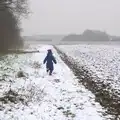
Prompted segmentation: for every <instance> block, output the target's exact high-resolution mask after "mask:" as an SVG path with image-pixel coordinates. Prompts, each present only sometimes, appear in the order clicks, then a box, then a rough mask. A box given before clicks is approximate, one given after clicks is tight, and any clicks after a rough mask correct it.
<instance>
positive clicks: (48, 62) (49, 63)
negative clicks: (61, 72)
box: [43, 49, 57, 75]
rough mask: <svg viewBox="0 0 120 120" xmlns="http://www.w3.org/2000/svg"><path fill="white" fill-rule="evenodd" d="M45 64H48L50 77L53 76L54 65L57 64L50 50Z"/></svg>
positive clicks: (47, 68)
mask: <svg viewBox="0 0 120 120" xmlns="http://www.w3.org/2000/svg"><path fill="white" fill-rule="evenodd" d="M43 63H44V64H45V63H46V71H47V72H49V75H52V72H53V70H54V66H53V63H55V64H57V62H56V60H55V58H54V56H53V54H52V51H51V50H50V49H49V50H48V53H47V56H46V57H45V59H44V61H43Z"/></svg>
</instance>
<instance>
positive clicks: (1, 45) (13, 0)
mask: <svg viewBox="0 0 120 120" xmlns="http://www.w3.org/2000/svg"><path fill="white" fill-rule="evenodd" d="M28 11H29V10H28V1H27V0H0V52H7V51H8V50H9V49H16V48H18V47H21V45H23V41H22V38H21V37H20V28H19V20H20V17H21V16H27V15H28Z"/></svg>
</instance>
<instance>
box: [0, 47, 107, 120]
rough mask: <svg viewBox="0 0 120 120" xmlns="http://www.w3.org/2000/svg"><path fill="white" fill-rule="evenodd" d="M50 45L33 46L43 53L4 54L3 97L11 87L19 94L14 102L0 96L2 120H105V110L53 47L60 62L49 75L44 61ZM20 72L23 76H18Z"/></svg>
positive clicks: (1, 62)
mask: <svg viewBox="0 0 120 120" xmlns="http://www.w3.org/2000/svg"><path fill="white" fill-rule="evenodd" d="M50 47H51V48H52V46H41V45H40V46H39V45H38V46H32V47H31V48H32V49H37V50H39V51H40V53H32V54H21V55H17V54H16V55H15V54H13V55H7V56H3V57H1V60H0V68H1V71H0V73H1V74H0V75H1V76H0V77H1V79H0V96H1V97H3V96H5V92H7V91H9V90H10V88H11V90H12V91H15V92H16V93H18V95H17V100H16V102H15V104H14V103H12V102H9V100H8V102H7V103H6V104H5V103H3V101H1V99H0V120H106V119H107V117H109V116H104V114H105V110H104V109H103V108H102V107H101V106H100V105H99V103H96V102H95V97H94V95H93V94H92V93H91V92H90V91H88V90H86V89H85V87H84V86H82V85H81V84H78V81H77V79H76V78H75V76H74V75H73V73H72V72H71V71H70V69H69V68H68V67H67V66H66V65H65V64H64V62H63V61H62V60H61V59H60V57H59V55H58V54H57V52H56V51H55V50H54V49H53V51H54V55H55V57H56V59H57V62H58V64H57V65H56V66H55V71H54V73H53V75H52V76H49V75H47V73H46V71H45V65H43V64H42V63H43V59H44V57H45V55H46V50H47V49H48V48H50ZM19 71H23V72H24V77H20V78H19V77H17V73H18V72H19ZM20 98H22V100H21V99H20ZM107 120H108V119H107Z"/></svg>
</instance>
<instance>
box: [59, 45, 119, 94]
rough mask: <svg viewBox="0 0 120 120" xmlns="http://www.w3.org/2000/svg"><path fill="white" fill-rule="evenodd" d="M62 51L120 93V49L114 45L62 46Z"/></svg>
mask: <svg viewBox="0 0 120 120" xmlns="http://www.w3.org/2000/svg"><path fill="white" fill-rule="evenodd" d="M59 48H60V50H62V51H63V52H65V53H66V54H67V55H68V56H70V57H72V58H74V59H75V61H78V62H79V64H80V65H82V66H84V67H86V69H87V70H89V71H92V72H93V73H94V75H97V76H98V77H99V78H101V79H100V80H101V81H103V82H104V83H105V84H107V85H109V86H110V87H111V89H114V90H115V91H117V92H120V48H119V46H112V45H61V46H59Z"/></svg>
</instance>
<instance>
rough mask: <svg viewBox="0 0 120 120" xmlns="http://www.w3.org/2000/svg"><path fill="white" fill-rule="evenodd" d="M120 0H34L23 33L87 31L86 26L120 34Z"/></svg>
mask: <svg viewBox="0 0 120 120" xmlns="http://www.w3.org/2000/svg"><path fill="white" fill-rule="evenodd" d="M119 5H120V1H119V0H44V1H41V0H34V1H33V0H30V7H31V11H32V14H31V16H30V17H29V19H27V20H25V19H23V20H22V26H21V27H22V28H23V32H22V35H39V34H71V33H77V34H80V33H83V31H85V30H86V29H92V30H101V31H105V32H107V33H109V34H111V35H120V33H119V31H120V22H119V21H120V14H119V12H120V7H119Z"/></svg>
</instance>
